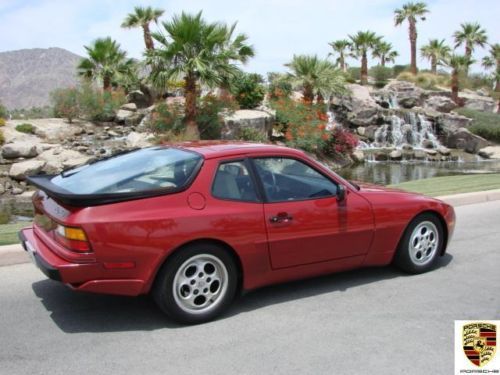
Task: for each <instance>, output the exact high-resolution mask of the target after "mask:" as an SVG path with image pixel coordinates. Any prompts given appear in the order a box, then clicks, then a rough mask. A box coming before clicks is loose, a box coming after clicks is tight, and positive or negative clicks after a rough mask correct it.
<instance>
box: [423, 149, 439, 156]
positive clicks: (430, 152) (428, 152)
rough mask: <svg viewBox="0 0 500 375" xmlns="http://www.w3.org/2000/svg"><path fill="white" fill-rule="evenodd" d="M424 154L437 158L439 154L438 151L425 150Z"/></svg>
mask: <svg viewBox="0 0 500 375" xmlns="http://www.w3.org/2000/svg"><path fill="white" fill-rule="evenodd" d="M424 152H425V153H426V154H427V155H430V156H436V155H437V153H438V152H437V151H436V150H430V149H427V150H424Z"/></svg>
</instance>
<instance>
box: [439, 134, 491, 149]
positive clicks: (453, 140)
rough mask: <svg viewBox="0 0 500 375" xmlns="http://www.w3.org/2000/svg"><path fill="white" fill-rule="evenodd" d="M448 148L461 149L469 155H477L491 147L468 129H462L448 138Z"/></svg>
mask: <svg viewBox="0 0 500 375" xmlns="http://www.w3.org/2000/svg"><path fill="white" fill-rule="evenodd" d="M445 143H446V146H447V147H450V148H459V149H462V150H465V151H466V152H468V153H471V154H475V153H477V152H478V151H479V150H480V149H482V148H485V147H486V146H488V145H489V142H488V141H487V140H486V139H484V138H481V137H480V136H478V135H475V134H472V133H471V132H470V131H469V130H467V129H466V128H460V129H458V130H457V131H455V132H453V133H451V134H448V135H447V136H446V142H445Z"/></svg>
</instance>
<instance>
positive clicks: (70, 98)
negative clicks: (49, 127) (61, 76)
mask: <svg viewBox="0 0 500 375" xmlns="http://www.w3.org/2000/svg"><path fill="white" fill-rule="evenodd" d="M50 96H51V99H52V102H53V104H54V116H55V117H64V118H66V119H67V120H68V122H69V123H70V124H71V123H72V122H73V120H74V119H75V118H78V116H80V100H79V96H80V93H79V91H78V89H77V88H75V87H69V88H66V89H57V90H54V91H53V92H52V93H51V94H50Z"/></svg>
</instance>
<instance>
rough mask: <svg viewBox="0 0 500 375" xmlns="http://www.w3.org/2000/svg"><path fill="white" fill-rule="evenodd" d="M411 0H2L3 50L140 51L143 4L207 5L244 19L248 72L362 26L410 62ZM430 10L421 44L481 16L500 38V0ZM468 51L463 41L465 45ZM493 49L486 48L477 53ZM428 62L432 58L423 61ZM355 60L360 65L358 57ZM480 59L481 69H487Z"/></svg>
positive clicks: (440, 3) (170, 10)
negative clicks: (129, 17) (396, 19)
mask: <svg viewBox="0 0 500 375" xmlns="http://www.w3.org/2000/svg"><path fill="white" fill-rule="evenodd" d="M404 2H405V1H396V0H250V1H248V0H246V1H238V0H170V1H165V0H163V1H156V0H154V1H140V0H132V1H129V0H0V51H8V50H16V49H23V48H35V47H40V48H46V47H62V48H65V49H68V50H70V51H72V52H75V53H78V54H80V55H83V54H84V49H83V46H84V45H85V44H89V43H90V42H91V41H92V40H93V39H95V38H98V37H103V36H111V37H113V38H115V39H116V40H118V42H119V43H120V44H121V45H122V47H123V48H124V49H125V50H127V51H128V52H129V54H130V55H131V56H133V57H140V56H141V54H142V51H143V48H144V44H143V39H142V34H141V32H140V30H138V29H132V30H125V29H121V28H120V24H121V22H122V20H123V18H124V17H125V16H126V14H127V13H128V12H129V11H131V10H132V8H133V7H134V6H135V5H152V6H156V7H160V8H162V9H165V11H166V13H165V16H164V18H168V17H169V16H170V15H172V14H174V13H179V12H180V11H182V10H185V11H189V12H196V11H198V10H203V14H204V16H205V18H206V19H207V20H209V21H224V22H228V23H233V22H235V21H238V28H237V30H238V31H239V32H244V33H246V34H247V35H248V36H249V38H250V42H251V43H252V44H253V45H254V47H255V49H256V52H257V55H256V57H255V58H254V59H252V60H251V61H250V62H249V64H248V65H247V66H246V68H245V69H246V70H248V71H256V72H259V73H265V72H267V71H283V70H284V69H285V68H284V67H283V64H284V63H286V62H288V61H289V60H290V59H291V57H292V56H293V54H294V53H295V54H299V53H307V54H314V53H316V54H318V55H320V56H325V57H326V56H327V54H328V52H329V51H330V47H329V46H328V42H330V41H332V40H335V39H341V38H345V37H347V35H348V34H354V33H356V32H357V31H359V30H367V29H369V30H373V31H375V32H377V33H378V34H380V35H383V36H384V37H385V39H386V40H387V41H389V42H391V43H393V45H394V47H395V48H396V49H397V50H398V51H399V52H400V54H401V56H400V57H399V58H398V60H397V62H398V63H408V62H409V42H408V30H407V26H406V24H405V25H403V26H400V27H395V26H394V23H393V11H394V9H395V8H398V7H400V6H401V5H402V4H403V3H404ZM427 4H428V7H429V9H430V11H431V12H430V14H429V15H428V17H427V20H426V21H424V22H419V24H418V32H419V35H418V44H419V45H422V44H424V43H425V42H427V40H428V39H429V38H440V39H441V38H444V39H446V40H447V42H448V43H449V44H452V37H451V36H452V34H453V32H454V31H455V30H457V29H458V28H459V26H460V23H461V22H476V21H477V22H479V23H480V24H481V25H482V26H483V27H485V28H486V30H487V31H488V35H489V38H490V41H491V42H496V43H498V42H500V22H498V16H499V15H500V1H498V0H432V1H431V0H429V1H427ZM459 51H460V52H462V51H463V48H460V49H459ZM485 53H486V50H482V49H478V50H477V51H476V53H475V57H476V59H479V58H481V57H482V56H484V55H485ZM418 63H419V66H420V67H428V62H427V61H424V60H422V59H420V57H419V60H418ZM351 64H353V65H355V64H357V63H356V62H354V61H351ZM479 69H480V68H479V66H478V65H477V64H476V66H475V67H474V70H479Z"/></svg>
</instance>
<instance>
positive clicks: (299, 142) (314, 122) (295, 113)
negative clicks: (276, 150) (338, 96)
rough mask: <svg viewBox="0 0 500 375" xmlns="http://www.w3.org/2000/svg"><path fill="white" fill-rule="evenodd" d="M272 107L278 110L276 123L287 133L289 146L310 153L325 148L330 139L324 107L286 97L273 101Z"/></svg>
mask: <svg viewBox="0 0 500 375" xmlns="http://www.w3.org/2000/svg"><path fill="white" fill-rule="evenodd" d="M271 106H272V107H273V108H274V109H275V110H276V121H277V123H278V124H279V126H280V127H281V130H282V131H283V132H284V133H285V142H286V144H287V145H288V146H290V147H295V148H300V149H303V150H305V151H308V152H318V150H321V149H322V148H323V145H324V142H325V141H326V140H327V139H328V132H327V130H326V124H327V122H328V116H327V115H326V113H325V110H324V106H320V105H311V104H306V103H299V102H295V101H293V100H292V99H289V98H286V97H285V98H280V99H277V100H274V101H272V102H271Z"/></svg>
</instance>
